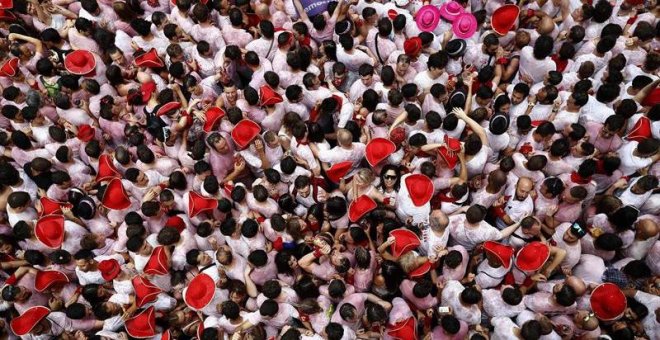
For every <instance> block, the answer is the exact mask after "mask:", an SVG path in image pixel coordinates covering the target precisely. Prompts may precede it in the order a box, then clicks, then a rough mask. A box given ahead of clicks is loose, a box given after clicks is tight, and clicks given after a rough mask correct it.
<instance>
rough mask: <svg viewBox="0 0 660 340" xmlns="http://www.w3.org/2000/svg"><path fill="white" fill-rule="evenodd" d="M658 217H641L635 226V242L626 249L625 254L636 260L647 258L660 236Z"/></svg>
mask: <svg viewBox="0 0 660 340" xmlns="http://www.w3.org/2000/svg"><path fill="white" fill-rule="evenodd" d="M657 219H658V218H657V217H655V216H651V215H646V216H641V217H640V218H639V220H637V223H636V224H635V240H634V241H633V243H632V244H631V245H630V246H628V248H626V249H624V251H623V253H624V254H625V255H626V256H628V257H632V258H634V259H635V260H642V259H644V258H645V257H646V254H648V252H649V250H651V248H652V247H653V244H655V242H656V241H657V240H658V236H660V226H659V225H658V223H657V222H656V221H657Z"/></svg>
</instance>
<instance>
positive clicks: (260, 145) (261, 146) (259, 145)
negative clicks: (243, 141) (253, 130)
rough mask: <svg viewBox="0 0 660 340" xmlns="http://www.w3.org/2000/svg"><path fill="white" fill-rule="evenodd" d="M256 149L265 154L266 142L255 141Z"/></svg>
mask: <svg viewBox="0 0 660 340" xmlns="http://www.w3.org/2000/svg"><path fill="white" fill-rule="evenodd" d="M254 148H255V149H257V152H259V153H263V152H264V151H265V148H264V142H263V141H262V140H261V139H255V140H254Z"/></svg>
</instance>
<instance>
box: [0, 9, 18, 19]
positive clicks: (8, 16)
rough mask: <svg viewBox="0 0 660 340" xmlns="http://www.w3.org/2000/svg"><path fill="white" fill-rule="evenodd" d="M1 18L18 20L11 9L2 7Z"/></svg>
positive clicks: (0, 10)
mask: <svg viewBox="0 0 660 340" xmlns="http://www.w3.org/2000/svg"><path fill="white" fill-rule="evenodd" d="M0 20H2V21H16V15H14V13H12V12H11V11H7V10H4V9H0Z"/></svg>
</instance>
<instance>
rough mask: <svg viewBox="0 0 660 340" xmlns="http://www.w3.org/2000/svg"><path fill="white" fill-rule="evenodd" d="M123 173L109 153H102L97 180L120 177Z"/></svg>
mask: <svg viewBox="0 0 660 340" xmlns="http://www.w3.org/2000/svg"><path fill="white" fill-rule="evenodd" d="M120 177H121V173H120V172H119V170H117V168H116V167H115V164H114V163H113V162H112V157H110V155H108V154H102V155H101V156H100V157H99V171H98V173H97V174H96V181H97V182H103V181H107V180H110V179H113V178H120Z"/></svg>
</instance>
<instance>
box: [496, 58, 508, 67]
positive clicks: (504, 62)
mask: <svg viewBox="0 0 660 340" xmlns="http://www.w3.org/2000/svg"><path fill="white" fill-rule="evenodd" d="M508 63H509V59H507V58H504V57H502V58H499V59H497V64H499V65H506V64H508Z"/></svg>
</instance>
